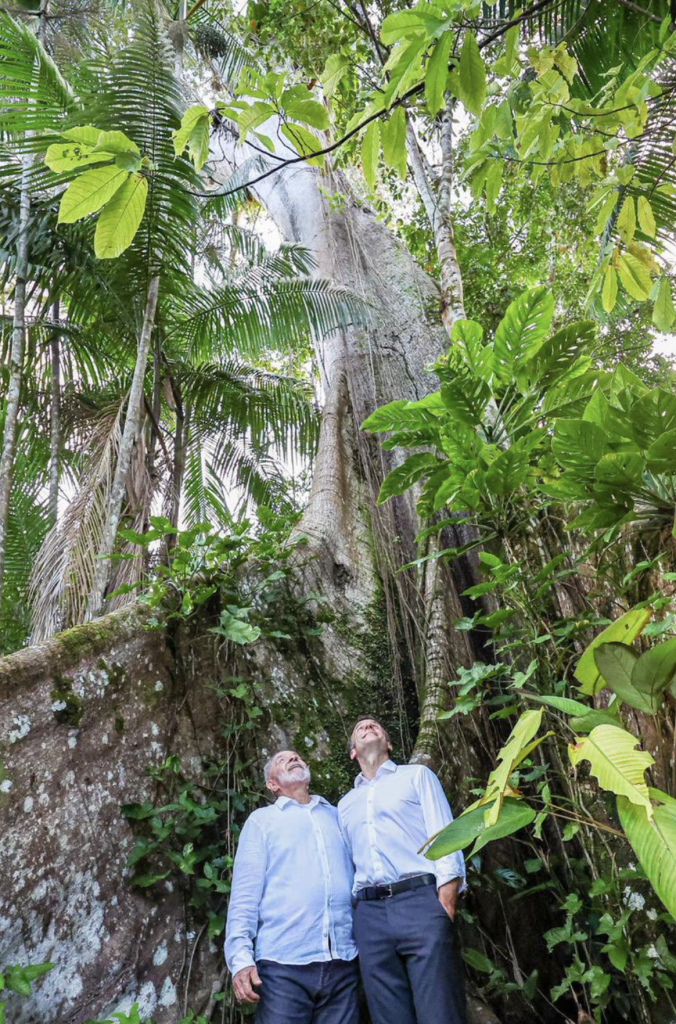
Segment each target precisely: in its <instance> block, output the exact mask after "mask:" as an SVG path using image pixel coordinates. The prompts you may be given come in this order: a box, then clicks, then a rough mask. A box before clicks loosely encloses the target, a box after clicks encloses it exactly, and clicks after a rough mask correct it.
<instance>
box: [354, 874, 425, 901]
mask: <svg viewBox="0 0 676 1024" xmlns="http://www.w3.org/2000/svg"><path fill="white" fill-rule="evenodd" d="M436 881H437V876H436V875H432V874H429V875H412V876H411V877H410V878H400V879H399V881H398V882H384V883H383V884H382V885H366V886H364V888H363V889H358V890H357V892H356V893H355V894H354V898H355V900H386V899H389V897H390V896H396V895H397V894H398V893H400V892H408V890H409V889H420V888H422V886H424V885H435V884H436Z"/></svg>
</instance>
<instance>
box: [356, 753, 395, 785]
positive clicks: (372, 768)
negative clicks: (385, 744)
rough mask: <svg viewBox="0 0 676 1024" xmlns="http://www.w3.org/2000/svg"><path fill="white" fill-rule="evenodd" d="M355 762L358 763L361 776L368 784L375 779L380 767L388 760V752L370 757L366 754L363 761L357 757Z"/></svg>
mask: <svg viewBox="0 0 676 1024" xmlns="http://www.w3.org/2000/svg"><path fill="white" fill-rule="evenodd" d="M357 760H358V761H359V767H360V768H361V773H362V775H363V776H364V778H365V779H368V780H369V782H370V780H371V779H375V777H376V775H377V774H378V769H379V768H380V766H381V765H383V764H385V762H386V761H389V760H390V752H389V750H387V751H385V753H384V754H380V753H378V754H374V755H373V756H372V757H370V756H369V755H368V754H366V755H365V756H364V758H363V760H362V758H361V757H358V758H357Z"/></svg>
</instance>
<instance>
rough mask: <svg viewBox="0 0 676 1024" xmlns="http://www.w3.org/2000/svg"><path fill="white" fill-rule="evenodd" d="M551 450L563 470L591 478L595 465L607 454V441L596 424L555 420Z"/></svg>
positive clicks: (584, 421) (587, 421)
mask: <svg viewBox="0 0 676 1024" xmlns="http://www.w3.org/2000/svg"><path fill="white" fill-rule="evenodd" d="M552 450H553V452H554V455H555V456H556V461H557V462H558V463H559V464H560V465H561V466H563V468H564V469H568V470H570V471H571V472H572V473H574V474H575V475H576V476H584V477H593V476H594V471H595V469H596V465H597V463H598V462H599V460H600V459H601V458H602V457H603V456H604V455H605V454H606V453H607V441H606V437H605V435H604V433H603V431H602V430H601V428H600V427H599V426H597V425H596V423H592V422H590V421H589V420H564V419H557V421H556V423H555V424H554V440H553V441H552Z"/></svg>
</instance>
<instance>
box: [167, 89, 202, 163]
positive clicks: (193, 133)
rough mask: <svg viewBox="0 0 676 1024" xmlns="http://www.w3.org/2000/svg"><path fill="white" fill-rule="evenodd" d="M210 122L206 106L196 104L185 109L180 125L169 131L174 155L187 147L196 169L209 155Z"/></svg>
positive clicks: (177, 154)
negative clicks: (171, 136) (172, 138)
mask: <svg viewBox="0 0 676 1024" xmlns="http://www.w3.org/2000/svg"><path fill="white" fill-rule="evenodd" d="M210 124H211V121H210V118H209V111H208V110H207V108H206V107H204V106H202V105H201V104H198V105H197V106H195V107H189V108H188V110H186V112H185V114H184V115H183V117H182V118H181V127H180V128H177V129H176V130H175V131H173V132H172V133H171V134H172V135H173V137H174V153H175V154H176V156H181V154H182V153H183V152H184V150H185V149H186V147H187V149H188V153H189V155H190V159H191V160H192V161H193V163H194V164H195V167H196V168H197V170H199V169H200V168H201V167H203V166H204V163H205V162H206V159H207V156H208V155H209V127H210ZM205 148H206V153H205Z"/></svg>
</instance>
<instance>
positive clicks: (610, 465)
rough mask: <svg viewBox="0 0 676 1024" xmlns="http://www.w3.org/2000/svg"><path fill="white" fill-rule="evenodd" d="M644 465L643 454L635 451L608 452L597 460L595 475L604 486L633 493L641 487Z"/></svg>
mask: <svg viewBox="0 0 676 1024" xmlns="http://www.w3.org/2000/svg"><path fill="white" fill-rule="evenodd" d="M644 467H645V462H644V460H643V458H642V456H641V455H638V454H637V453H635V452H608V453H607V454H606V455H603V456H602V457H601V458H600V459H599V461H598V462H597V464H596V468H595V470H594V476H595V477H596V480H597V481H598V483H599V484H600V485H601V486H603V487H611V488H615V489H617V488H619V489H625V490H627V491H628V492H629V493H631V492H632V491H634V490H636V489H638V488H640V487H641V485H642V483H643V470H644Z"/></svg>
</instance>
